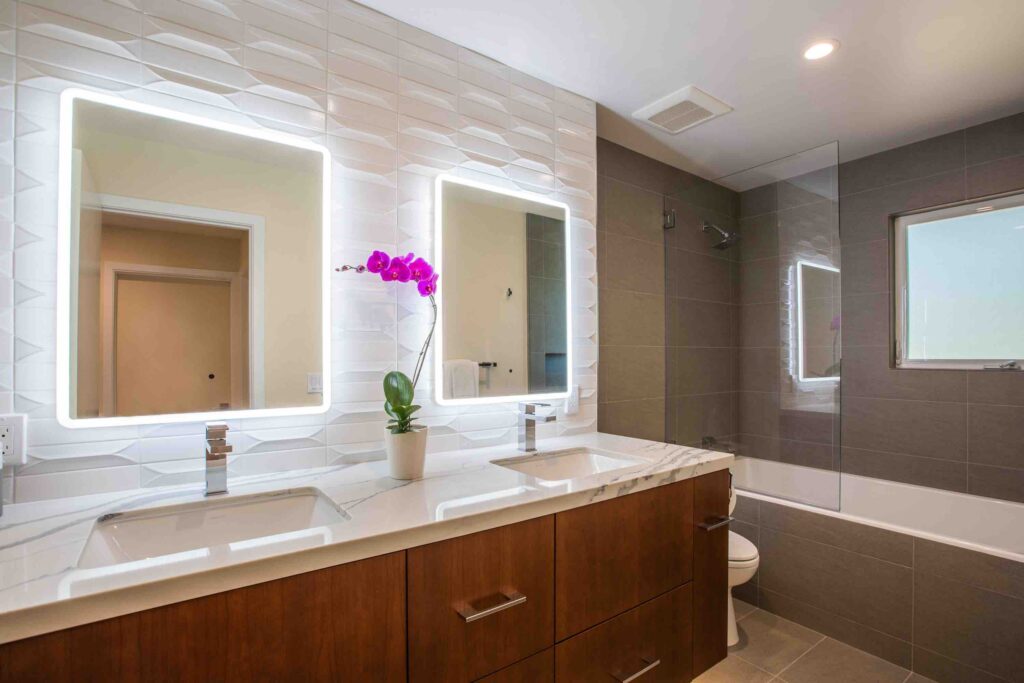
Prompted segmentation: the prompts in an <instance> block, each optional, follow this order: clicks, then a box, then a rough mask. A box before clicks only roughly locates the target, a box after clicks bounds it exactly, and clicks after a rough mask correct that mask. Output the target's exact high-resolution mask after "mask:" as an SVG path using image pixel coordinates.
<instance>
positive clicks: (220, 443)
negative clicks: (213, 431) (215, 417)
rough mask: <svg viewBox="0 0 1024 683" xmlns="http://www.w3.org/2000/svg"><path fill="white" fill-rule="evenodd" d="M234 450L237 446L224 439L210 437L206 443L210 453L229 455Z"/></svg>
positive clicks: (207, 450)
mask: <svg viewBox="0 0 1024 683" xmlns="http://www.w3.org/2000/svg"><path fill="white" fill-rule="evenodd" d="M233 450H235V447H234V446H232V445H231V444H229V443H228V442H227V441H225V440H224V439H210V441H209V443H207V444H206V452H207V453H209V454H210V455H227V454H228V453H230V452H231V451H233Z"/></svg>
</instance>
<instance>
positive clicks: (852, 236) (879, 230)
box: [839, 162, 965, 247]
mask: <svg viewBox="0 0 1024 683" xmlns="http://www.w3.org/2000/svg"><path fill="white" fill-rule="evenodd" d="M847 163H850V162H847ZM840 168H841V167H840ZM840 172H842V171H840ZM841 187H842V185H840V188H841ZM964 197H965V194H964V171H963V169H962V168H961V169H956V170H953V171H947V172H944V173H938V174H936V175H932V176H928V177H924V178H918V179H916V180H908V181H906V182H903V183H898V184H896V185H886V186H884V187H880V188H877V189H874V190H867V191H865V192H859V193H857V194H851V195H844V196H843V197H842V199H841V200H840V202H839V227H840V235H841V236H842V242H843V246H844V247H846V246H847V245H849V244H854V243H857V242H871V241H874V240H881V239H888V237H889V217H890V216H891V215H892V214H897V213H903V212H906V211H915V210H918V209H926V208H928V207H932V206H937V205H940V204H948V203H950V202H957V201H960V200H962V199H964Z"/></svg>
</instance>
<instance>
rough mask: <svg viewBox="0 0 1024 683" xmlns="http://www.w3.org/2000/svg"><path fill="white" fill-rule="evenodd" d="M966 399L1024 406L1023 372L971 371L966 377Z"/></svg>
mask: <svg viewBox="0 0 1024 683" xmlns="http://www.w3.org/2000/svg"><path fill="white" fill-rule="evenodd" d="M967 400H968V401H970V402H971V403H994V404H998V405H1005V406H1024V372H972V373H970V374H969V375H968V377H967Z"/></svg>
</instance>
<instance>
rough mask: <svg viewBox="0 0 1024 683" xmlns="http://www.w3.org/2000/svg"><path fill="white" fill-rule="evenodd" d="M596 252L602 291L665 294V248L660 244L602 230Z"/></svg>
mask: <svg viewBox="0 0 1024 683" xmlns="http://www.w3.org/2000/svg"><path fill="white" fill-rule="evenodd" d="M597 251H598V276H599V277H598V283H599V284H598V286H599V287H600V288H601V290H605V289H624V290H628V291H632V292H643V293H646V294H657V295H659V296H663V295H664V294H665V264H664V249H663V248H662V246H661V245H660V244H657V243H655V242H647V241H645V240H638V239H634V238H632V237H625V236H623V235H618V234H614V233H608V232H601V233H598V238H597Z"/></svg>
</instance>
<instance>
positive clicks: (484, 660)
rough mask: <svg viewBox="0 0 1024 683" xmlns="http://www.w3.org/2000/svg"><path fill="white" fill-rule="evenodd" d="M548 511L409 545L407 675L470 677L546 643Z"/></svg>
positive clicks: (550, 560) (549, 626)
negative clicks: (442, 538)
mask: <svg viewBox="0 0 1024 683" xmlns="http://www.w3.org/2000/svg"><path fill="white" fill-rule="evenodd" d="M553 533H554V520H553V519H552V518H551V516H550V515H548V516H547V517H540V518H538V519H533V520H529V521H527V522H520V523H518V524H512V525H509V526H504V527H500V528H497V529H491V530H489V531H483V532H480V533H476V534H470V535H469V536H462V537H459V538H453V539H450V540H447V541H441V542H439V543H433V544H431V545H427V546H421V547H419V548H413V549H411V550H409V551H408V553H409V555H408V556H409V562H408V571H409V677H410V680H411V681H414V682H415V683H419V682H420V681H471V680H474V679H476V678H480V677H481V676H486V675H487V674H489V673H492V672H494V671H497V670H498V669H501V668H502V667H505V666H508V665H509V664H512V663H514V662H517V661H519V660H520V659H524V658H525V657H528V656H530V655H532V654H534V653H536V652H540V651H541V650H543V649H545V648H547V647H549V646H551V645H552V644H553V639H552V632H553V624H554V596H553V584H554V581H553V576H552V571H553V568H554V539H553Z"/></svg>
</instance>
